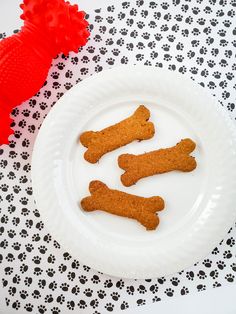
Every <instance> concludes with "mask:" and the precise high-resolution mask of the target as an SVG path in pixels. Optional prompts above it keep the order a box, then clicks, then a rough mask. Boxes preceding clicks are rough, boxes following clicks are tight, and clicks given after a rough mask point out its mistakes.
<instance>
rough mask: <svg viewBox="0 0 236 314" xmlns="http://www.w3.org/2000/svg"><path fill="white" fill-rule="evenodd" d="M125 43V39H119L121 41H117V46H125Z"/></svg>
mask: <svg viewBox="0 0 236 314" xmlns="http://www.w3.org/2000/svg"><path fill="white" fill-rule="evenodd" d="M124 43H125V41H124V39H123V38H119V39H118V40H117V41H116V44H117V45H118V46H123V45H124Z"/></svg>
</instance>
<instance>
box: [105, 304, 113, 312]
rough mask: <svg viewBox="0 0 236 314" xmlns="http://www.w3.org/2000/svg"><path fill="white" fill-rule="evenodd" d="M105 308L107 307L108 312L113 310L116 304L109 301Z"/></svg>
mask: <svg viewBox="0 0 236 314" xmlns="http://www.w3.org/2000/svg"><path fill="white" fill-rule="evenodd" d="M105 309H106V310H107V311H108V312H112V311H113V309H114V304H112V303H107V304H106V305H105Z"/></svg>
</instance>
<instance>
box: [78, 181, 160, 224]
mask: <svg viewBox="0 0 236 314" xmlns="http://www.w3.org/2000/svg"><path fill="white" fill-rule="evenodd" d="M89 191H90V193H91V196H88V197H85V198H83V199H82V201H81V206H82V208H83V209H84V210H85V211H88V212H89V211H94V210H102V211H105V212H108V213H111V214H115V215H118V216H123V217H128V218H133V219H136V220H137V221H139V222H140V223H141V224H142V225H143V226H145V227H146V229H147V230H154V229H156V227H157V226H158V224H159V218H158V216H157V214H156V212H157V211H160V210H162V209H164V206H165V205H164V200H163V199H162V198H161V197H159V196H153V197H148V198H145V197H140V196H136V195H132V194H127V193H125V192H121V191H118V190H111V189H109V188H108V187H107V185H106V184H104V183H102V182H101V181H92V182H90V184H89Z"/></svg>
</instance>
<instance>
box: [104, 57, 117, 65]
mask: <svg viewBox="0 0 236 314" xmlns="http://www.w3.org/2000/svg"><path fill="white" fill-rule="evenodd" d="M106 63H108V64H109V65H113V64H114V63H115V59H113V58H108V59H107V60H106Z"/></svg>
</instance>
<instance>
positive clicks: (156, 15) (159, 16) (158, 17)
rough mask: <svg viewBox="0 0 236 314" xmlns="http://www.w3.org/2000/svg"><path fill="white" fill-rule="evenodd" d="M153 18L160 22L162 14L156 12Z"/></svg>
mask: <svg viewBox="0 0 236 314" xmlns="http://www.w3.org/2000/svg"><path fill="white" fill-rule="evenodd" d="M153 17H154V19H156V20H159V19H160V18H161V12H154V14H153Z"/></svg>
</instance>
